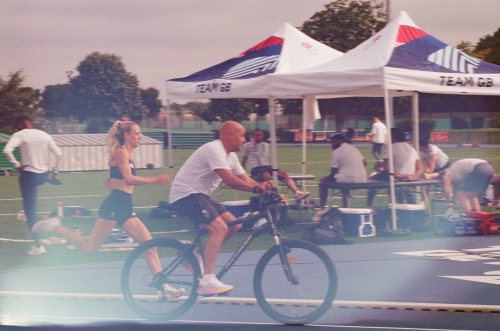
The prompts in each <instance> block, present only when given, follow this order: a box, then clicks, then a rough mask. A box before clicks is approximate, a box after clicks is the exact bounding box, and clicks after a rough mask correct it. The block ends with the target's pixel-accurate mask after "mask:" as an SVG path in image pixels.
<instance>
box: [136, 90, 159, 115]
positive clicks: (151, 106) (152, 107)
mask: <svg viewBox="0 0 500 331" xmlns="http://www.w3.org/2000/svg"><path fill="white" fill-rule="evenodd" d="M159 95H160V91H158V90H157V89H155V88H154V87H149V88H147V89H145V90H142V89H141V100H142V104H143V105H144V106H145V107H146V108H147V109H148V111H149V114H148V116H149V117H156V116H157V115H158V114H159V113H160V111H161V109H162V107H163V104H162V102H161V100H160V99H158V96H159Z"/></svg>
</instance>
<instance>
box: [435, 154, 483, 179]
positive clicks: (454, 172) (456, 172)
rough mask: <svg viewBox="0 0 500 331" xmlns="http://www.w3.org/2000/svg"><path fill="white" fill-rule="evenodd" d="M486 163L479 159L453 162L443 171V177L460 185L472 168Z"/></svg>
mask: <svg viewBox="0 0 500 331" xmlns="http://www.w3.org/2000/svg"><path fill="white" fill-rule="evenodd" d="M486 162H487V161H485V160H481V159H462V160H458V161H455V162H453V164H452V165H451V166H450V167H449V168H448V169H446V170H445V173H444V174H445V176H446V177H451V181H452V182H453V183H462V182H463V181H464V179H465V177H466V176H467V175H468V174H470V173H471V172H472V171H473V170H474V167H475V166H477V165H478V164H480V163H486Z"/></svg>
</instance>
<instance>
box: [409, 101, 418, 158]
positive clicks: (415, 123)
mask: <svg viewBox="0 0 500 331" xmlns="http://www.w3.org/2000/svg"><path fill="white" fill-rule="evenodd" d="M411 100H412V104H411V114H412V123H413V147H415V149H416V150H417V151H418V141H419V139H420V129H419V125H420V122H419V118H418V117H419V116H418V113H419V109H418V92H414V93H413V96H412V98H411Z"/></svg>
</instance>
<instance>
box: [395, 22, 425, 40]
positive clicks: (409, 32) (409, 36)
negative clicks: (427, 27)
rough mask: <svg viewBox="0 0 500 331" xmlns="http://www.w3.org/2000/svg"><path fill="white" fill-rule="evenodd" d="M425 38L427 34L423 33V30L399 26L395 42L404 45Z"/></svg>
mask: <svg viewBox="0 0 500 331" xmlns="http://www.w3.org/2000/svg"><path fill="white" fill-rule="evenodd" d="M425 36H427V33H425V32H424V31H423V30H421V29H419V28H416V27H414V26H408V25H401V26H399V31H398V37H397V38H396V42H398V43H403V44H404V43H407V42H410V41H412V40H415V39H418V38H422V37H425Z"/></svg>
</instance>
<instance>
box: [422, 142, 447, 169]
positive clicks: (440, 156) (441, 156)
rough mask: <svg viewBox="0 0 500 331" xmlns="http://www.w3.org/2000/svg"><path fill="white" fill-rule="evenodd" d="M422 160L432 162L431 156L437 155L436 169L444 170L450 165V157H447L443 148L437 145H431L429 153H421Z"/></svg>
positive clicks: (428, 149)
mask: <svg viewBox="0 0 500 331" xmlns="http://www.w3.org/2000/svg"><path fill="white" fill-rule="evenodd" d="M419 154H420V158H421V159H425V160H426V161H427V163H429V162H430V159H431V155H433V154H436V168H442V167H444V166H445V165H446V163H448V160H449V158H448V155H446V154H445V153H444V152H443V151H442V150H441V148H439V147H437V146H436V145H429V146H428V148H427V152H419Z"/></svg>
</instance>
